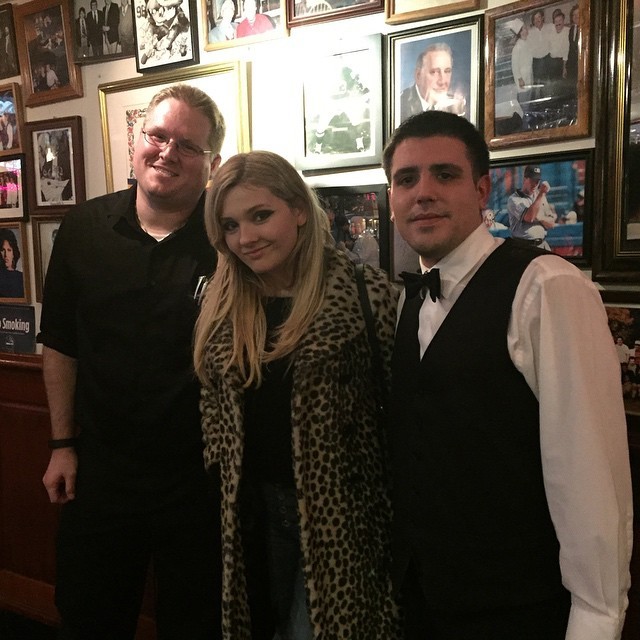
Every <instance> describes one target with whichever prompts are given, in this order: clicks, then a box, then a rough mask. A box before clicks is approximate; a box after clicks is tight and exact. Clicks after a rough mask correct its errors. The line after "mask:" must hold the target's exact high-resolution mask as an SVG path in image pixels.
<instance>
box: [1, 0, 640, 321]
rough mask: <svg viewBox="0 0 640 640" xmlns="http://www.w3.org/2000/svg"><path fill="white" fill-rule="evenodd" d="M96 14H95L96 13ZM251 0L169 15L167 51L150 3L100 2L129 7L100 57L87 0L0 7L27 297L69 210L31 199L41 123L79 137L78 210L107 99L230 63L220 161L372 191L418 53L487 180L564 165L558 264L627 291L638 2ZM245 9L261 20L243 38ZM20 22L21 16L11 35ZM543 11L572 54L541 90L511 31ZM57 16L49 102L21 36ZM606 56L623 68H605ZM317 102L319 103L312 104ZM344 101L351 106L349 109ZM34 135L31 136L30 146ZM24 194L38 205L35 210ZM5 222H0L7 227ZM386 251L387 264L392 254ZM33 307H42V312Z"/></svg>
mask: <svg viewBox="0 0 640 640" xmlns="http://www.w3.org/2000/svg"><path fill="white" fill-rule="evenodd" d="M104 3H105V0H100V2H99V3H98V4H99V5H100V8H101V9H102V5H103V4H104ZM230 3H231V4H230ZM246 3H247V9H246V11H245V9H244V4H245V3H244V2H242V0H229V1H228V2H225V0H197V1H196V2H195V3H194V2H193V1H191V2H189V3H186V4H185V7H183V10H182V13H181V14H180V23H181V25H183V27H184V28H183V29H182V30H181V31H180V33H178V34H176V38H175V41H173V40H172V42H171V45H170V47H168V48H167V50H166V51H165V53H163V54H162V55H160V52H159V51H157V50H153V45H149V44H148V42H147V40H148V34H147V31H148V29H149V25H148V24H147V22H149V20H151V13H149V16H148V20H147V22H144V20H141V16H143V17H144V10H141V9H140V7H139V6H138V5H140V6H143V5H145V2H144V0H141V2H138V0H135V2H131V3H129V2H127V1H126V0H124V2H121V3H118V2H114V3H113V4H115V5H116V6H120V7H121V8H122V5H126V9H127V10H126V11H125V9H122V14H121V16H122V27H121V38H120V40H119V41H118V42H117V43H116V44H115V45H114V46H111V45H110V42H109V38H108V37H106V36H105V38H104V39H103V40H102V43H101V44H100V45H95V44H92V43H91V42H90V41H89V39H88V36H87V39H84V40H83V39H82V37H81V36H82V34H83V33H85V32H86V26H87V23H88V22H90V16H89V15H88V13H89V11H90V6H89V2H88V1H87V2H84V1H83V0H74V1H73V2H72V3H71V5H70V6H71V9H70V14H69V15H67V5H66V4H64V6H63V5H61V4H58V3H56V1H55V0H30V1H29V2H24V1H22V0H19V1H18V2H16V3H13V4H10V5H2V6H0V10H1V11H0V19H1V20H4V21H5V22H7V24H9V25H10V26H11V27H12V28H13V29H16V28H17V34H15V35H14V40H17V44H18V45H20V44H22V45H23V46H24V47H26V54H25V51H17V52H16V58H17V60H16V62H15V64H14V66H13V67H12V69H13V70H17V71H19V73H20V74H21V75H20V76H16V75H13V76H12V75H8V76H5V78H4V79H1V80H0V82H5V83H6V86H4V87H0V90H4V91H5V92H6V93H7V96H8V98H9V101H11V96H12V95H13V94H12V91H13V90H14V89H13V88H14V87H21V91H19V92H18V95H17V96H15V97H14V102H15V106H14V110H15V111H16V112H19V113H16V120H15V122H16V130H17V131H19V132H20V134H22V135H21V137H20V145H21V147H20V148H17V149H15V150H14V151H15V154H14V155H15V156H16V159H15V160H14V158H13V157H10V158H7V157H0V160H2V163H1V164H2V166H0V169H2V167H3V166H4V165H7V166H9V164H10V163H11V162H14V163H15V162H19V163H21V164H24V165H25V167H24V168H25V169H26V170H25V173H24V174H21V175H24V180H23V183H22V184H21V191H20V193H21V194H22V193H24V197H23V199H22V200H24V201H25V204H26V205H27V206H26V209H25V211H24V214H22V211H20V215H18V214H16V216H15V219H18V218H20V219H22V220H24V221H26V224H27V228H28V230H29V231H28V233H27V235H28V239H29V242H28V250H29V255H30V257H29V260H30V262H31V265H32V268H31V274H32V276H31V277H32V279H33V282H32V283H31V285H32V286H31V287H30V290H31V291H33V292H35V291H37V290H39V287H37V286H36V284H39V283H36V281H35V274H36V273H38V272H39V270H38V269H36V268H35V255H34V251H33V248H34V241H33V233H32V230H31V227H32V223H31V221H30V217H31V216H36V217H37V216H39V215H42V216H46V215H51V214H53V213H55V214H56V215H64V208H65V207H64V206H62V207H61V206H57V207H55V211H53V210H51V209H50V208H48V207H50V205H49V204H47V203H46V202H42V192H41V191H40V190H39V189H36V188H35V186H36V185H35V182H34V180H36V179H38V178H39V179H40V181H41V182H42V179H43V176H38V171H39V169H40V168H41V166H42V163H41V164H40V166H38V167H35V166H32V165H34V160H33V159H34V157H37V153H38V150H36V153H35V154H34V150H33V148H32V137H33V134H32V133H31V131H32V130H33V128H34V127H35V128H36V129H38V127H39V126H40V125H38V124H37V123H38V122H44V121H48V120H51V119H52V118H60V119H62V120H63V121H64V120H65V119H67V120H68V119H69V118H70V117H72V116H78V117H79V118H80V127H79V134H78V132H71V133H70V135H71V134H74V136H75V137H76V141H79V142H80V143H81V150H80V152H77V151H76V153H75V156H74V168H75V169H76V171H75V174H74V175H75V176H76V177H75V183H74V185H75V186H77V188H78V189H79V195H80V196H81V197H82V198H84V197H86V198H91V197H94V196H97V195H101V194H102V193H105V192H106V191H107V190H109V189H111V188H113V176H112V175H111V174H112V167H111V166H110V164H111V155H112V153H113V152H114V151H113V149H109V148H108V147H109V145H108V144H106V142H108V141H109V139H110V136H109V135H105V131H108V130H109V128H113V127H114V126H116V127H117V126H118V123H117V121H116V122H115V123H114V122H113V121H112V120H113V113H111V114H109V115H106V107H105V104H103V103H104V102H113V101H114V100H115V99H116V98H117V99H118V100H120V101H121V102H123V103H124V104H126V100H127V99H128V95H127V93H128V92H129V88H128V87H129V84H131V92H133V91H138V87H139V86H144V87H147V86H148V87H153V86H155V85H156V84H158V83H157V82H155V81H154V76H156V77H157V79H158V82H160V79H162V83H165V82H171V79H172V78H174V77H175V79H176V80H180V79H181V78H183V77H185V75H186V76H189V77H190V76H192V75H198V73H199V72H198V70H199V69H200V68H205V67H212V68H216V67H218V66H219V65H223V67H225V68H227V67H226V65H231V67H233V68H234V69H239V72H238V73H239V74H240V76H241V78H240V79H239V80H238V82H237V83H236V84H235V85H234V86H237V87H238V91H239V92H240V93H239V95H240V96H241V98H240V101H241V102H242V104H240V105H238V107H237V110H238V113H239V114H240V123H239V127H238V131H237V132H236V135H237V139H235V140H234V144H233V145H231V148H234V149H236V150H239V149H249V148H262V149H270V150H272V151H275V152H277V153H280V154H281V155H283V156H285V157H287V158H288V159H290V160H291V161H292V162H295V163H296V165H297V166H298V168H299V169H300V170H301V171H303V173H304V175H305V176H306V178H307V180H308V181H309V183H310V184H311V185H312V186H314V187H320V188H324V187H357V186H359V185H370V184H384V183H385V177H384V173H383V172H382V170H381V169H380V167H379V162H380V151H381V148H382V146H383V144H384V141H385V140H386V138H387V137H388V135H389V133H390V131H391V130H392V129H393V128H394V127H395V126H397V124H398V123H399V122H400V120H401V119H402V118H403V117H405V115H406V114H407V113H409V112H410V111H407V110H410V109H412V108H415V107H412V106H411V104H412V103H411V100H412V93H413V94H415V91H417V89H416V86H417V82H416V78H415V75H416V74H415V67H416V60H417V56H419V55H420V54H421V53H423V52H424V51H425V50H426V49H427V48H430V47H432V48H435V49H439V50H440V54H441V55H448V56H449V60H450V61H451V64H450V67H451V71H450V73H449V76H450V77H449V80H448V85H447V90H446V92H445V93H446V95H445V96H444V100H445V102H446V104H445V102H441V103H440V106H438V107H436V108H442V109H446V110H452V111H455V112H456V113H460V114H462V115H463V116H464V117H466V118H468V119H469V120H471V121H472V122H473V123H474V124H476V125H477V126H478V127H479V128H481V129H482V130H483V131H484V133H485V137H486V139H487V142H488V144H489V146H490V149H491V158H492V164H493V167H492V170H493V171H495V172H496V173H499V172H500V171H503V172H504V171H505V170H507V169H509V167H512V168H513V171H512V173H513V178H514V179H515V180H517V179H518V175H519V174H518V172H517V170H518V167H519V170H520V172H522V171H523V170H524V168H525V167H526V165H527V164H528V160H531V162H540V161H542V160H544V162H545V163H547V164H548V167H547V168H546V171H555V169H554V167H559V168H560V169H559V170H560V171H561V173H560V174H558V175H556V176H554V179H553V180H552V181H550V182H552V183H553V197H552V198H551V197H550V198H549V200H550V205H551V208H552V209H554V210H555V211H556V212H557V213H556V215H557V220H558V223H559V224H562V225H563V228H562V229H559V230H558V232H557V233H558V236H562V239H560V240H558V243H564V244H558V247H559V249H558V251H560V252H564V253H565V257H567V258H568V259H570V260H571V261H573V262H574V263H576V264H577V265H578V266H579V267H580V268H582V269H584V270H585V272H587V274H588V275H589V276H591V277H593V278H594V279H595V280H597V281H598V282H600V283H601V284H602V287H603V289H605V290H619V289H620V287H621V286H624V287H632V288H634V287H635V286H639V285H640V267H638V264H640V247H638V246H637V245H638V242H640V241H638V240H636V239H635V236H633V235H629V234H628V231H629V229H631V230H633V229H634V228H635V226H634V218H633V217H631V218H629V215H631V214H630V213H629V206H628V204H627V203H628V202H630V198H631V196H632V193H631V192H630V189H631V187H630V186H629V185H630V184H632V182H630V181H625V175H626V172H627V171H628V170H629V169H628V167H629V166H631V165H632V164H633V163H632V162H630V161H631V160H632V159H633V157H634V153H635V148H636V146H637V145H633V144H627V141H628V140H630V139H631V138H632V136H633V133H632V132H633V131H635V130H638V131H640V127H639V126H638V121H640V116H637V114H636V113H635V111H638V109H635V110H633V109H631V108H630V105H631V103H632V102H633V104H635V102H634V101H633V96H635V94H636V93H638V91H637V87H636V86H635V85H634V87H633V88H632V87H631V81H630V79H631V78H634V77H635V74H632V73H631V69H632V59H633V56H634V55H636V56H637V55H638V54H637V50H638V47H637V46H635V45H637V41H638V38H634V35H635V33H634V29H633V26H632V25H633V21H634V20H633V13H634V0H605V1H604V2H601V3H595V2H590V1H589V0H532V1H524V0H519V1H517V2H507V1H505V0H487V1H486V2H479V1H478V0H464V1H462V0H402V2H400V1H399V0H387V1H386V2H373V3H371V2H369V3H363V2H360V1H359V0H333V1H332V0H328V1H327V0H322V1H314V0H304V2H293V0H287V1H285V0H276V1H274V0H258V2H256V1H255V0H246ZM85 4H86V7H85V6H84V5H85ZM254 4H255V5H256V6H255V8H254V7H253V5H254ZM636 4H637V2H636ZM231 5H232V6H231ZM145 6H146V5H145ZM131 10H133V21H132V23H129V22H126V21H125V16H128V18H131V16H130V15H128V11H131ZM636 11H637V9H636ZM254 12H255V14H257V17H255V18H254V23H252V24H251V28H248V25H249V22H247V20H248V18H249V17H250V14H252V13H254ZM12 13H13V14H14V15H13V16H12ZM16 14H17V15H18V16H22V17H26V20H22V21H21V23H20V26H19V27H18V22H17V21H16ZM58 14H60V15H58ZM538 14H540V15H541V16H542V19H543V21H544V23H545V25H546V26H547V27H549V28H552V27H554V26H555V25H556V24H557V25H558V27H559V32H560V31H561V32H562V37H563V38H564V37H565V36H566V38H565V39H566V40H567V41H569V47H568V49H567V51H566V56H565V57H566V60H564V61H563V62H564V69H563V70H561V71H560V73H561V75H562V77H557V71H555V72H553V73H556V76H553V73H551V72H549V73H548V74H547V76H545V77H544V78H542V77H538V75H539V74H538V75H536V74H534V75H536V77H535V78H534V77H531V78H528V79H522V78H520V77H519V76H518V77H515V74H516V73H517V72H516V67H517V64H518V60H519V55H520V54H519V45H518V41H519V40H522V30H521V26H520V25H522V26H525V28H526V30H529V31H532V32H534V30H535V29H536V28H537V26H536V24H535V22H536V20H537V19H538V18H536V15H538ZM105 15H106V14H105ZM559 16H560V17H559ZM53 18H55V19H56V20H59V22H60V25H59V28H58V29H57V35H58V36H60V35H61V39H62V42H61V43H60V44H61V45H62V44H63V45H64V53H65V58H64V61H65V66H66V69H65V74H64V76H65V77H68V83H67V85H64V84H63V82H62V80H61V79H59V83H58V85H56V86H53V87H52V89H51V90H50V91H44V90H39V89H38V88H37V86H36V80H37V76H38V74H39V73H41V71H40V69H39V67H38V64H39V62H38V61H39V60H40V58H39V57H38V56H37V50H36V49H35V48H34V47H35V44H34V42H32V41H33V40H36V35H37V37H38V38H42V33H41V29H40V27H41V23H44V22H48V21H49V20H51V19H53ZM104 24H105V25H106V24H107V23H106V21H105V22H104ZM259 25H260V26H259ZM516 31H518V32H519V33H516ZM32 32H33V33H32ZM59 39H60V37H59ZM149 42H152V43H153V38H151V40H149ZM132 43H133V45H132ZM145 43H146V44H145ZM181 43H182V44H181ZM143 44H144V46H143ZM29 47H31V48H29ZM150 47H151V48H150ZM614 49H615V50H617V51H619V52H620V53H621V54H622V55H621V56H610V55H609V54H610V52H611V51H612V50H614ZM447 50H448V53H446V54H443V53H442V51H447ZM34 52H35V53H34ZM634 52H635V53H634ZM29 55H31V56H32V57H33V61H30V58H29ZM558 55H559V56H560V57H562V56H563V55H564V54H562V53H560V54H558ZM34 61H35V62H34ZM18 62H19V63H20V64H19V65H18ZM636 66H638V67H640V64H638V65H636ZM231 67H229V68H231ZM318 69H323V70H325V71H326V72H323V73H322V74H321V73H319V72H318ZM561 69H562V63H561ZM2 72H3V70H2V69H0V74H1V73H2ZM5 73H11V71H5ZM345 73H348V78H347V77H346V76H345V75H344V74H345ZM525 80H526V81H525ZM45 81H46V71H45ZM45 81H43V82H45ZM233 82H235V79H234V80H233ZM119 83H122V84H119ZM636 84H640V83H636ZM205 85H206V82H205ZM121 87H123V89H121ZM219 90H224V91H227V90H228V88H227V87H223V84H221V81H220V79H219V78H216V82H213V83H212V84H211V91H212V93H213V97H214V99H215V92H216V91H219ZM323 93H324V94H327V95H331V96H333V97H332V99H331V100H319V99H318V96H321V95H322V94H323ZM41 94H42V95H41ZM57 96H58V98H56V97H57ZM0 97H3V94H2V92H1V91H0ZM413 99H414V100H415V95H414V97H413ZM221 100H224V98H221ZM2 101H3V102H4V98H3V100H2ZM347 102H348V104H349V105H350V106H349V108H348V109H346V110H345V109H343V108H342V107H343V106H344V104H346V103H347ZM18 103H20V104H18ZM540 105H542V106H540ZM1 110H2V103H0V111H1ZM340 112H343V113H344V112H346V113H348V114H349V117H350V118H351V119H352V120H353V122H349V123H347V124H348V127H347V128H348V129H349V132H348V135H345V134H340V135H339V134H338V133H337V132H338V131H340V130H344V129H345V127H344V126H342V125H343V124H344V123H340V122H339V117H338V116H339V115H340ZM355 114H357V115H355ZM107 118H108V120H107ZM23 129H24V131H23ZM124 130H125V126H124V125H123V131H124ZM45 133H46V132H40V134H39V139H43V138H44V137H45ZM134 133H135V131H134ZM16 138H18V136H16ZM27 138H29V139H27ZM36 139H38V138H36ZM638 140H640V133H638V134H637V135H636V142H637V141H638ZM124 151H125V152H126V149H125V150H124ZM2 155H3V152H0V156H2ZM628 160H629V162H627V161H628ZM78 161H79V162H80V165H79V166H78ZM633 166H635V165H633ZM585 181H586V182H585ZM76 183H77V184H76ZM506 184H510V183H509V182H507V183H506ZM621 185H624V186H621ZM34 194H35V195H34ZM38 194H40V198H38ZM30 199H31V200H35V201H36V202H35V203H34V206H31V205H30ZM502 205H504V201H503V202H502ZM558 212H559V213H558ZM10 213H11V211H9V213H7V212H6V211H2V214H3V218H6V217H7V216H8V215H9V214H10ZM492 214H493V215H494V216H495V217H496V218H497V222H500V220H504V217H505V216H504V207H503V210H502V211H501V210H492ZM567 214H570V215H568V217H567ZM573 214H575V216H574V215H573ZM13 218H14V216H11V218H10V219H13ZM574 218H575V222H574ZM567 221H568V222H569V225H567V224H566V223H567ZM636 226H637V224H636ZM390 237H393V234H392V233H391V234H390ZM388 250H389V252H390V264H393V258H394V256H393V251H394V247H393V246H390V247H388ZM569 254H572V255H569ZM30 302H34V303H35V304H36V309H37V305H38V301H37V300H35V299H34V300H31V301H30Z"/></svg>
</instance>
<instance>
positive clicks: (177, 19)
mask: <svg viewBox="0 0 640 640" xmlns="http://www.w3.org/2000/svg"><path fill="white" fill-rule="evenodd" d="M132 1H133V15H134V23H133V35H134V41H135V48H136V51H135V59H136V70H137V71H138V73H145V72H148V71H167V70H168V69H178V68H180V67H186V66H189V65H194V64H198V62H199V61H200V50H199V46H198V12H197V9H196V1H195V0H168V2H164V3H163V4H162V5H160V4H159V3H158V2H157V0H132ZM169 12H170V13H169ZM167 15H169V18H168V19H167Z"/></svg>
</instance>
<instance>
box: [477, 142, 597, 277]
mask: <svg viewBox="0 0 640 640" xmlns="http://www.w3.org/2000/svg"><path fill="white" fill-rule="evenodd" d="M592 171H593V152H592V151H590V150H589V151H585V152H580V153H563V154H558V155H545V156H531V157H528V158H526V159H525V160H523V159H522V158H518V159H513V160H507V161H497V162H492V163H491V169H490V172H489V173H490V177H491V194H490V196H489V201H488V203H487V208H486V209H485V211H484V212H483V219H484V223H485V225H486V226H487V228H488V229H489V231H490V232H491V233H492V235H494V236H498V237H501V238H509V237H514V238H522V239H524V240H529V241H530V242H532V243H534V244H537V245H538V246H540V247H542V248H544V249H547V250H548V251H552V252H553V253H555V254H557V255H560V256H562V257H564V258H567V259H568V260H570V261H571V262H574V263H577V264H578V265H583V266H585V265H587V264H588V262H589V258H590V256H591V244H590V238H591V229H592V222H593V215H592V202H593V199H592V184H593V180H592Z"/></svg>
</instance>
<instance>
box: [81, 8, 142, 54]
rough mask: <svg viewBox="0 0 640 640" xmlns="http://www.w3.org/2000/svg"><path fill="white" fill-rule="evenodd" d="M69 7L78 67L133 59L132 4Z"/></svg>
mask: <svg viewBox="0 0 640 640" xmlns="http://www.w3.org/2000/svg"><path fill="white" fill-rule="evenodd" d="M72 7H73V21H72V26H73V51H74V60H75V61H76V63H77V64H92V63H95V62H107V61H108V60H118V59H120V58H131V57H132V56H133V55H135V43H134V40H133V4H132V0H73V2H72Z"/></svg>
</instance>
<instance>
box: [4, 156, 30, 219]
mask: <svg viewBox="0 0 640 640" xmlns="http://www.w3.org/2000/svg"><path fill="white" fill-rule="evenodd" d="M25 165H26V161H25V156H24V155H23V154H19V155H14V156H3V157H1V158H0V220H26V219H27V211H28V209H27V203H26V188H25V178H24V176H25Z"/></svg>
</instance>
